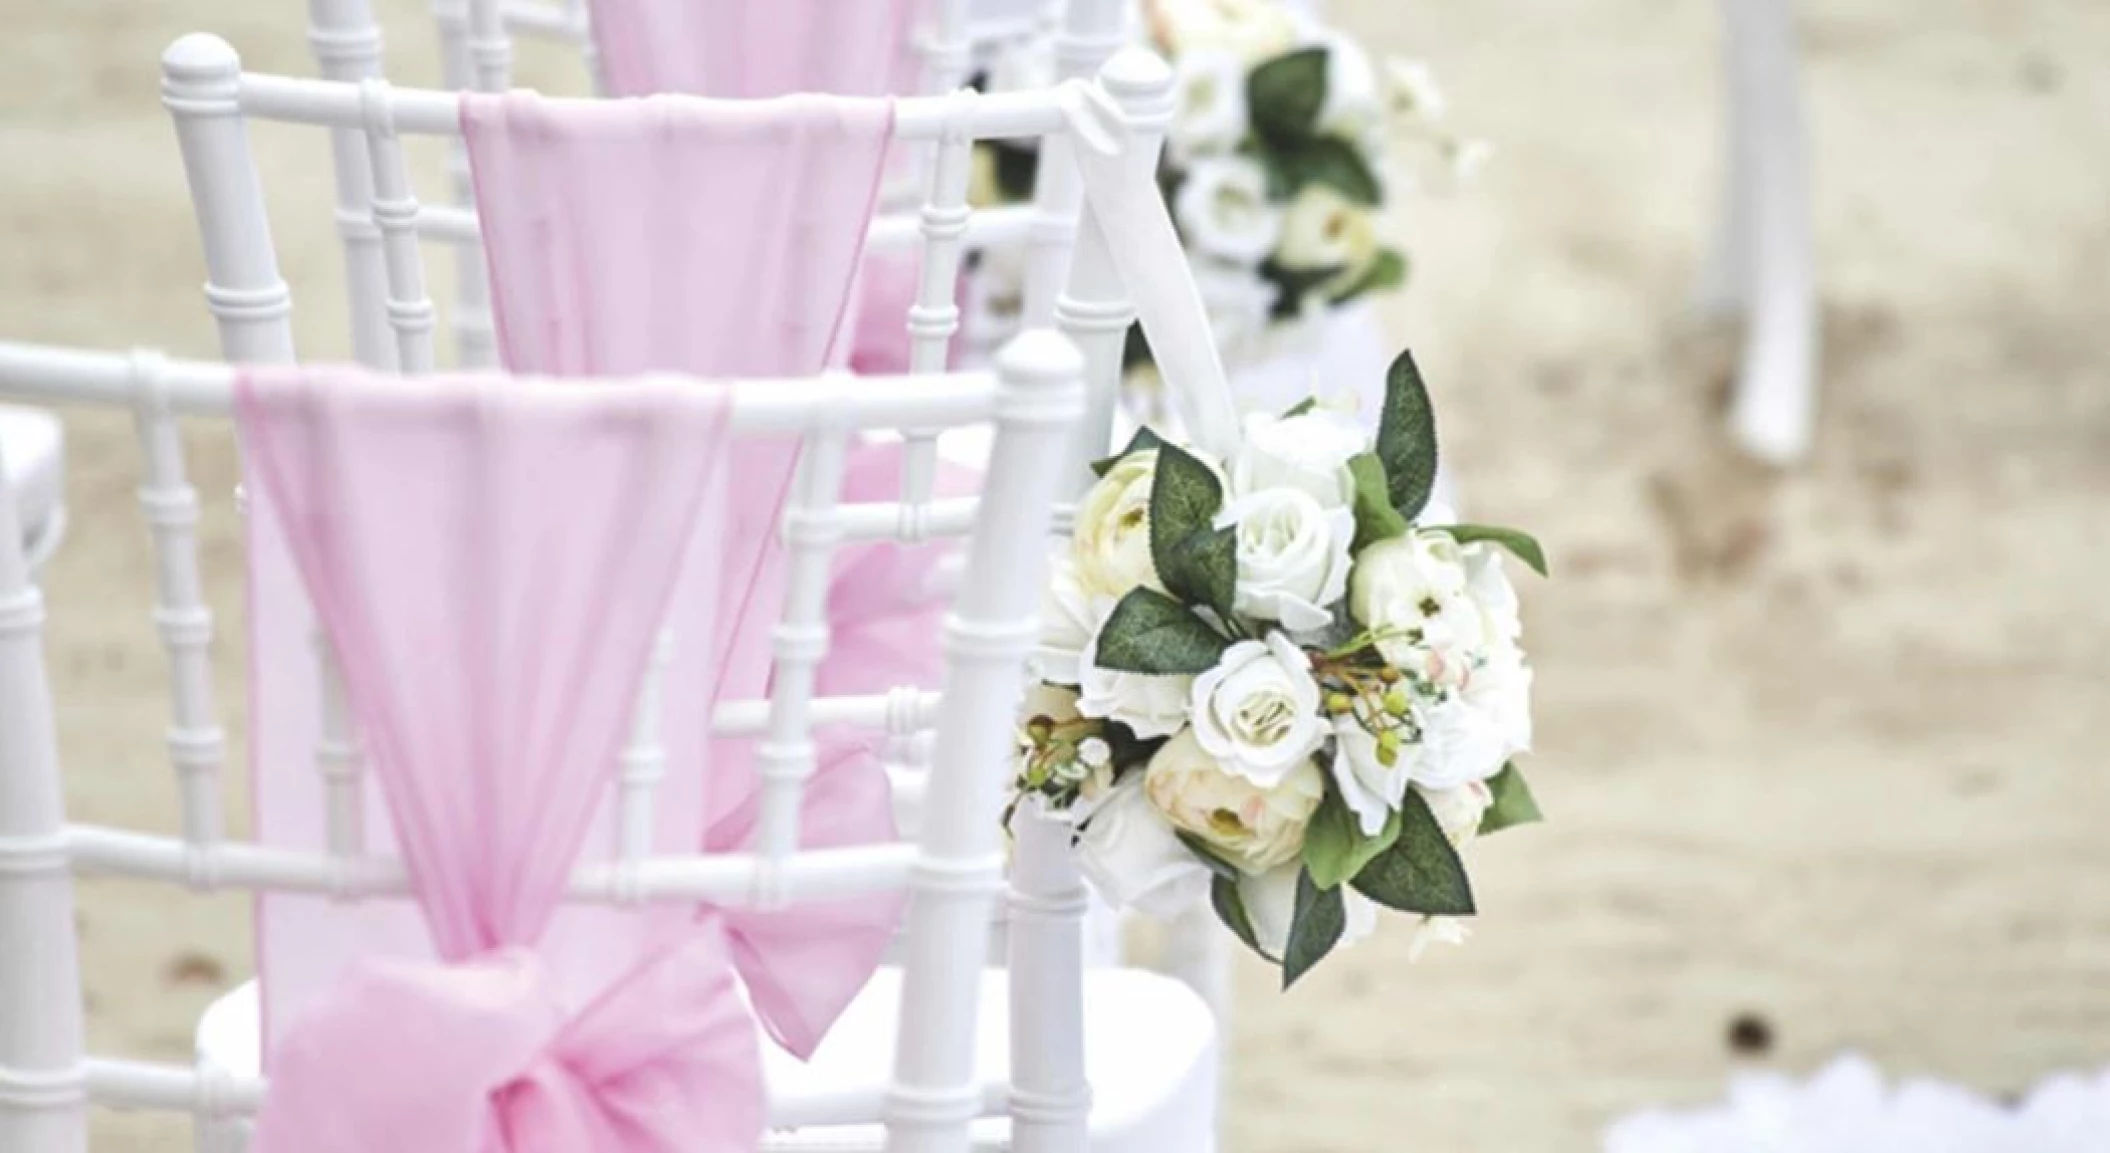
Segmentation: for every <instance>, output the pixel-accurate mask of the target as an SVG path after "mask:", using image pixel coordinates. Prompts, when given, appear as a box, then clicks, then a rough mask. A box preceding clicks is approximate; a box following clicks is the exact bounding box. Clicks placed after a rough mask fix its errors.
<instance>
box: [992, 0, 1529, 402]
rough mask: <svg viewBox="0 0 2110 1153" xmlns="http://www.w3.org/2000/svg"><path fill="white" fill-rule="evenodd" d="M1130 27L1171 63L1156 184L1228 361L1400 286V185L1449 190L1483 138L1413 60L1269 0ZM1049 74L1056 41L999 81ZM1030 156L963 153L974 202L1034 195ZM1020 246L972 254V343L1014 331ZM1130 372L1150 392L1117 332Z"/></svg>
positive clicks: (1147, 13)
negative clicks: (1392, 232) (1471, 132)
mask: <svg viewBox="0 0 2110 1153" xmlns="http://www.w3.org/2000/svg"><path fill="white" fill-rule="evenodd" d="M1142 31H1143V33H1144V34H1145V35H1146V36H1147V40H1148V46H1149V47H1151V48H1152V49H1153V50H1154V51H1156V52H1158V53H1159V54H1161V55H1163V56H1164V57H1165V58H1166V59H1167V60H1169V61H1170V62H1171V63H1172V65H1173V67H1174V69H1175V71H1176V73H1177V76H1178V100H1179V103H1178V108H1177V111H1176V113H1175V116H1174V119H1173V122H1172V125H1171V127H1170V130H1169V131H1168V134H1167V137H1166V141H1165V152H1164V156H1163V159H1162V161H1161V163H1160V165H1159V169H1158V183H1159V186H1160V187H1161V188H1162V189H1163V191H1164V194H1165V198H1166V202H1167V204H1168V205H1169V206H1170V208H1171V211H1172V218H1173V221H1174V223H1175V224H1176V225H1177V227H1178V229H1179V232H1180V236H1181V239H1182V240H1183V242H1184V243H1185V245H1186V249H1187V253H1188V256H1189V259H1190V260H1191V262H1192V264H1193V269H1194V279H1195V282H1196V285H1197V286H1198V287H1199V288H1200V290H1201V294H1202V298H1203V302H1204V304H1205V305H1206V307H1207V308H1208V311H1209V319H1210V324H1211V327H1212V328H1213V330H1214V331H1215V334H1216V339H1217V344H1218V348H1219V350H1220V351H1221V352H1222V354H1223V356H1224V360H1225V363H1226V365H1227V366H1229V367H1231V368H1232V369H1233V370H1236V369H1238V368H1240V367H1242V366H1246V365H1251V364H1255V363H1258V362H1260V361H1264V360H1267V359H1270V358H1272V357H1278V356H1282V355H1286V354H1294V352H1295V350H1296V347H1297V342H1298V341H1299V339H1300V338H1301V339H1309V338H1310V336H1311V333H1312V331H1313V330H1314V329H1316V328H1317V327H1318V326H1319V325H1320V324H1321V323H1322V322H1323V321H1324V320H1326V319H1327V318H1328V317H1329V316H1331V315H1332V314H1334V313H1336V312H1337V311H1338V310H1340V309H1342V308H1344V307H1345V306H1347V305H1349V304H1351V303H1353V302H1355V301H1358V300H1362V299H1365V298H1368V297H1371V296H1374V295H1378V294H1383V293H1390V292H1396V291H1398V290H1399V289H1400V288H1401V287H1402V286H1403V285H1404V284H1405V283H1406V279H1407V271H1408V259H1407V255H1406V253H1405V252H1404V251H1402V250H1401V249H1400V248H1399V247H1398V246H1397V245H1396V244H1393V243H1388V242H1387V239H1386V237H1385V236H1384V235H1383V234H1382V232H1383V230H1382V227H1381V213H1382V210H1383V209H1384V207H1385V206H1386V205H1387V204H1388V203H1391V202H1393V201H1394V200H1396V199H1397V196H1398V195H1399V194H1400V193H1403V192H1411V191H1415V190H1418V189H1431V190H1448V189H1451V188H1454V187H1456V186H1457V184H1458V183H1459V181H1460V180H1461V179H1462V178H1463V177H1465V176H1467V175H1468V174H1469V173H1470V172H1471V171H1472V170H1473V169H1474V168H1476V167H1477V166H1478V165H1479V164H1480V163H1481V162H1482V161H1483V160H1484V158H1485V156H1486V154H1487V146H1486V145H1485V144H1482V143H1480V142H1478V141H1473V140H1468V139H1465V138H1463V137H1460V136H1458V135H1456V134H1454V133H1453V132H1452V131H1451V130H1450V129H1449V128H1448V127H1447V125H1446V108H1445V103H1444V98H1443V94H1442V91H1441V90H1440V89H1439V88H1438V87H1437V84H1436V79H1435V77H1434V75H1433V74H1432V73H1431V72H1430V70H1429V69H1428V68H1427V66H1425V65H1423V64H1421V63H1419V62H1416V61H1411V60H1405V59H1397V58H1393V59H1386V60H1384V61H1378V60H1375V59H1373V57H1372V56H1371V54H1370V53H1369V52H1368V51H1366V50H1365V49H1364V48H1363V46H1362V45H1361V44H1359V43H1357V42H1356V41H1355V40H1354V39H1353V38H1351V37H1349V36H1348V35H1346V34H1345V33H1343V32H1341V31H1339V30H1338V29H1335V28H1332V27H1330V26H1328V25H1326V24H1324V23H1323V22H1321V21H1319V20H1318V19H1317V18H1315V17H1313V16H1310V15H1308V14H1305V13H1302V12H1297V11H1292V10H1290V9H1288V8H1286V7H1284V6H1282V5H1279V4H1276V3H1272V2H1269V0H1149V2H1147V3H1146V4H1145V5H1144V19H1143V25H1142ZM1054 79H1055V69H1054V60H1053V41H1052V38H1050V37H1036V38H1034V39H1033V40H1031V41H1030V42H1026V43H1023V44H1021V45H1019V46H1018V47H1016V48H1013V49H1011V50H1009V51H1007V52H1006V53H1005V54H1004V55H1003V56H1001V57H1000V58H999V59H998V60H997V62H996V63H995V65H994V66H993V67H992V68H991V70H990V72H989V73H988V75H987V77H986V80H987V84H986V86H987V87H988V88H990V89H992V90H996V91H1007V90H1016V89H1021V88H1028V87H1035V86H1045V85H1047V84H1051V83H1053V82H1054ZM1036 163H1037V154H1036V153H1034V152H1032V151H1029V150H1022V149H1018V148H1014V147H1010V146H1007V145H1005V144H1003V143H1000V142H999V143H992V144H989V145H985V146H984V147H983V149H982V150H981V151H980V152H979V153H978V154H977V156H976V172H975V179H974V184H973V187H972V190H971V192H970V198H971V199H972V200H973V201H974V202H975V203H976V204H977V206H987V205H991V204H1002V203H1015V202H1021V201H1024V200H1027V199H1029V198H1030V197H1031V195H1032V189H1033V179H1034V170H1035V166H1036ZM1023 273H1024V270H1023V267H1022V264H1021V263H1020V258H1018V257H1012V256H1008V255H995V254H992V255H991V257H989V258H987V259H985V260H984V261H983V262H982V263H980V264H979V265H978V266H977V267H976V269H975V272H974V274H973V275H972V277H971V278H970V284H969V290H968V292H967V294H966V309H965V312H966V316H965V319H964V326H965V332H966V334H967V339H968V340H969V342H970V346H971V347H977V348H991V347H994V346H995V345H996V344H998V343H1000V342H1001V341H1002V340H1003V339H1005V338H1006V337H1008V336H1009V335H1010V334H1011V333H1012V332H1013V331H1015V328H1016V324H1017V318H1018V311H1019V306H1020V293H1021V287H1022V280H1023ZM1126 360H1127V365H1128V367H1129V368H1130V370H1131V383H1132V384H1135V385H1137V386H1139V387H1142V388H1145V389H1148V388H1149V387H1150V384H1151V374H1150V373H1148V372H1147V371H1142V372H1140V373H1139V372H1138V370H1146V369H1147V366H1148V361H1149V350H1148V348H1147V347H1146V346H1145V345H1144V343H1143V341H1142V337H1141V334H1140V330H1137V329H1132V330H1131V331H1130V339H1129V346H1128V353H1127V358H1126Z"/></svg>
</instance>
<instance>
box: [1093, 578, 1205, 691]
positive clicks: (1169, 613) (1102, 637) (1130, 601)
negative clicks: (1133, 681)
mask: <svg viewBox="0 0 2110 1153" xmlns="http://www.w3.org/2000/svg"><path fill="white" fill-rule="evenodd" d="M1229 647H1231V642H1230V641H1227V640H1225V639H1224V638H1223V637H1221V636H1219V635H1217V632H1216V630H1215V629H1212V628H1210V627H1209V626H1208V624H1207V622H1205V621H1203V620H1202V619H1201V618H1200V617H1198V616H1195V615H1194V613H1193V611H1192V610H1190V609H1189V608H1188V607H1187V606H1186V605H1183V604H1181V603H1180V602H1178V601H1176V600H1173V599H1172V598H1171V597H1169V596H1166V595H1165V594H1164V593H1161V592H1159V591H1157V590H1156V589H1147V588H1136V589H1130V590H1129V591H1128V595H1127V596H1124V597H1122V598H1121V603H1120V604H1117V605H1115V606H1114V611H1113V612H1112V614H1110V615H1109V616H1108V617H1107V618H1106V623H1105V624H1104V625H1102V626H1100V628H1099V647H1098V651H1097V664H1098V666H1099V667H1100V668H1102V669H1111V670H1113V671H1114V672H1117V673H1143V674H1145V675H1148V676H1193V675H1195V674H1197V673H1205V672H1208V671H1209V670H1210V669H1212V668H1215V667H1216V661H1217V658H1219V657H1221V656H1223V652H1224V650H1225V649H1227V648H1229Z"/></svg>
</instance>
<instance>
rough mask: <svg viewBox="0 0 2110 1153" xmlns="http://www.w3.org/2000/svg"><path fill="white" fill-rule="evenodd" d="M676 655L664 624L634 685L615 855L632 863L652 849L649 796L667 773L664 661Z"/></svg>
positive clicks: (619, 783)
mask: <svg viewBox="0 0 2110 1153" xmlns="http://www.w3.org/2000/svg"><path fill="white" fill-rule="evenodd" d="M673 661H674V632H673V630H672V629H669V628H665V627H662V628H661V629H660V630H659V636H658V637H657V638H656V639H655V640H654V641H653V642H652V655H651V657H650V658H648V661H647V663H646V665H645V675H644V678H643V680H642V683H640V685H639V686H638V691H637V718H636V720H635V721H634V722H632V726H631V730H630V742H629V744H627V745H625V746H624V747H623V764H622V771H621V773H620V774H618V776H617V778H616V788H617V793H616V812H615V822H616V829H615V857H616V859H617V860H619V861H623V862H626V863H636V862H638V861H642V860H644V859H645V858H646V857H648V856H650V855H651V854H652V834H653V830H654V824H653V798H654V796H655V795H656V793H657V792H658V790H659V783H660V782H661V781H663V780H665V779H666V776H667V744H666V721H665V717H664V715H663V714H664V700H665V689H666V684H665V682H666V677H667V667H668V666H669V665H670V664H672V663H673Z"/></svg>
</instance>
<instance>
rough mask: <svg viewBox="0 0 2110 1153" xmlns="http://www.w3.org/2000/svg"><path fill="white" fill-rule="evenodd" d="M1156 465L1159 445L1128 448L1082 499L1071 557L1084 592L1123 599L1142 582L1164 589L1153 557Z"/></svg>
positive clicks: (1072, 538) (1071, 546) (1142, 583)
mask: <svg viewBox="0 0 2110 1153" xmlns="http://www.w3.org/2000/svg"><path fill="white" fill-rule="evenodd" d="M1157 469H1158V454H1157V450H1156V449H1147V450H1144V451H1142V452H1132V453H1129V454H1128V455H1127V456H1124V457H1122V458H1121V459H1120V460H1117V461H1115V462H1114V463H1113V466H1112V467H1110V468H1108V469H1107V470H1106V475H1105V476H1102V477H1100V478H1099V482H1098V483H1097V484H1094V485H1093V486H1092V487H1091V489H1090V490H1089V491H1087V492H1086V493H1085V494H1084V499H1083V500H1082V501H1080V502H1079V503H1078V505H1077V524H1076V527H1075V528H1074V529H1073V530H1072V531H1071V533H1070V560H1071V561H1072V562H1073V563H1074V564H1075V565H1076V576H1077V583H1078V584H1079V585H1080V586H1082V587H1083V589H1084V591H1085V592H1087V593H1089V594H1091V595H1093V596H1103V597H1112V598H1115V599H1119V598H1120V597H1123V596H1126V595H1127V594H1128V591H1129V590H1130V589H1133V588H1135V587H1137V586H1138V585H1141V586H1143V587H1146V588H1153V589H1157V590H1158V591H1159V592H1163V591H1164V589H1165V586H1164V585H1163V584H1161V583H1160V582H1159V581H1158V570H1157V567H1156V566H1155V565H1153V564H1152V563H1151V560H1150V486H1151V483H1152V482H1153V481H1155V480H1156V479H1157Z"/></svg>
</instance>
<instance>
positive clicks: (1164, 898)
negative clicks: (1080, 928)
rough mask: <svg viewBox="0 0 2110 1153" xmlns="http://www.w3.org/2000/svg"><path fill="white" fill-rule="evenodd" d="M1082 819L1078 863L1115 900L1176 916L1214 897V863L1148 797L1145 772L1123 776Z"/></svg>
mask: <svg viewBox="0 0 2110 1153" xmlns="http://www.w3.org/2000/svg"><path fill="white" fill-rule="evenodd" d="M1073 811H1076V810H1073ZM1080 819H1081V820H1082V821H1083V827H1082V828H1081V829H1080V830H1079V832H1078V835H1077V864H1078V867H1079V868H1080V869H1082V870H1083V872H1084V875H1085V877H1086V878H1087V879H1089V880H1090V881H1091V883H1092V887H1093V888H1095V889H1097V890H1099V895H1100V896H1102V897H1104V898H1106V900H1107V902H1108V903H1109V904H1111V905H1113V906H1115V907H1116V908H1124V909H1136V910H1138V911H1140V912H1142V913H1145V914H1147V915H1149V916H1152V917H1158V918H1171V917H1176V916H1178V915H1179V914H1181V913H1183V912H1185V911H1187V910H1188V909H1191V908H1193V907H1194V906H1195V905H1196V904H1198V903H1199V902H1201V901H1202V900H1203V899H1204V898H1205V897H1207V896H1208V893H1209V880H1210V873H1209V868H1208V866H1206V865H1204V864H1202V863H1201V862H1200V861H1198V860H1196V859H1195V857H1194V853H1193V851H1192V850H1190V849H1188V848H1187V846H1186V845H1183V844H1181V843H1180V839H1179V835H1178V833H1176V832H1175V831H1174V830H1173V827H1172V825H1171V823H1169V822H1168V821H1166V819H1165V817H1164V815H1163V814H1161V813H1159V812H1158V810H1157V809H1156V807H1155V806H1153V805H1152V804H1151V802H1150V799H1149V798H1148V797H1147V796H1145V795H1144V792H1143V774H1142V773H1137V772H1131V773H1129V774H1128V775H1127V776H1125V777H1123V778H1122V779H1121V782H1120V783H1119V784H1117V785H1114V786H1113V787H1112V788H1111V789H1109V790H1107V791H1106V792H1105V794H1104V795H1103V796H1100V797H1099V798H1097V799H1096V801H1094V803H1093V804H1092V805H1091V807H1090V809H1089V811H1088V812H1084V813H1081V814H1080Z"/></svg>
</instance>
